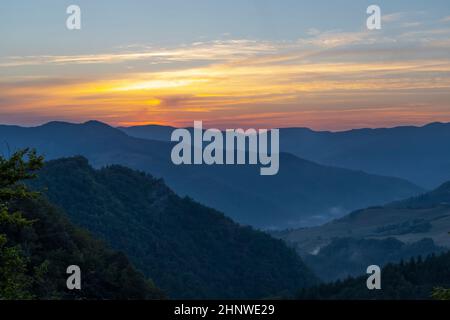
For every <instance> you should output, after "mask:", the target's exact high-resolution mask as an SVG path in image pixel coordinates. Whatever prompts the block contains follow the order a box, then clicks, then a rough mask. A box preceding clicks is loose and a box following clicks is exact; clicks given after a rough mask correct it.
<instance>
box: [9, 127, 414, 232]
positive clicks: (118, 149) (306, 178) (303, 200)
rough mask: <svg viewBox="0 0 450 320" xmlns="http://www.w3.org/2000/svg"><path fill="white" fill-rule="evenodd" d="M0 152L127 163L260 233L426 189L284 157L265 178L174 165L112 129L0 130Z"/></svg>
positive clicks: (241, 169)
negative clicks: (25, 150)
mask: <svg viewBox="0 0 450 320" xmlns="http://www.w3.org/2000/svg"><path fill="white" fill-rule="evenodd" d="M0 139H1V141H2V143H1V145H0V146H1V147H0V150H3V153H4V154H7V153H8V148H10V149H11V150H14V149H18V148H23V147H34V148H36V149H37V150H38V152H40V153H43V154H44V155H45V156H46V159H56V158H60V157H67V156H75V155H82V156H85V157H86V158H88V159H89V161H90V162H91V163H92V165H93V166H95V167H101V166H104V165H109V164H122V165H126V166H128V167H131V168H133V169H138V170H143V171H146V172H148V173H151V174H152V175H154V176H155V177H163V178H164V180H165V181H166V182H167V184H168V185H169V186H170V187H171V188H172V189H174V190H175V191H176V192H177V193H178V194H180V195H189V196H191V197H192V198H194V199H195V200H198V201H200V202H201V203H203V204H205V205H208V206H211V207H214V208H216V209H219V210H220V211H222V212H225V214H226V215H228V216H230V217H231V218H233V219H234V220H235V221H237V222H239V223H242V224H249V225H253V226H256V227H260V228H286V227H296V226H303V225H313V224H319V223H323V222H325V221H328V220H330V219H332V218H335V217H339V216H341V215H343V214H344V213H346V212H349V211H351V210H354V209H357V208H361V207H366V206H370V205H375V204H379V203H386V202H390V201H393V200H399V199H403V198H406V197H409V196H411V195H415V194H418V193H420V192H421V191H423V189H421V188H419V187H417V186H416V185H414V184H411V183H409V182H408V181H405V180H402V179H397V178H391V177H384V176H377V175H370V174H366V173H364V172H360V171H352V170H347V169H339V168H333V167H328V166H322V165H319V164H316V163H314V162H311V161H306V160H303V159H300V158H298V157H296V156H294V155H291V154H287V153H281V154H280V171H279V173H278V175H275V176H260V175H259V166H233V165H231V166H230V165H223V166H206V165H204V166H194V165H190V166H175V165H173V163H172V162H171V160H170V152H171V148H172V146H173V144H172V143H168V142H164V141H156V140H148V139H140V138H135V137H130V136H128V135H127V134H125V133H124V132H122V131H120V130H118V129H115V128H112V127H110V126H108V125H106V124H103V123H100V122H97V121H89V122H86V123H83V124H70V123H64V122H51V123H48V124H46V125H43V126H39V127H32V128H23V127H18V126H0Z"/></svg>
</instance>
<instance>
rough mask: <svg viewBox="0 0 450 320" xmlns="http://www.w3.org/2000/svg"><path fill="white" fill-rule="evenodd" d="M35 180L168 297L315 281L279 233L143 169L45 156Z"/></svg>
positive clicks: (286, 289)
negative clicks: (245, 223)
mask: <svg viewBox="0 0 450 320" xmlns="http://www.w3.org/2000/svg"><path fill="white" fill-rule="evenodd" d="M33 187H34V188H36V189H37V190H42V189H45V190H46V194H47V196H48V197H49V199H50V200H51V201H52V202H54V203H56V204H57V205H59V206H61V207H62V208H64V209H65V210H66V211H67V213H68V214H69V215H70V218H71V219H72V221H74V222H75V223H77V224H79V225H82V226H83V227H85V228H87V229H88V230H90V231H91V232H93V233H94V234H95V235H97V236H99V237H101V238H102V239H105V240H107V241H108V242H109V243H111V244H112V246H113V247H114V248H115V249H118V250H121V251H124V252H125V253H126V254H127V255H128V256H129V257H130V259H131V260H132V262H133V263H134V265H135V266H136V267H137V268H138V269H139V270H141V271H142V272H144V274H145V275H146V276H148V277H150V278H152V279H154V281H155V283H156V285H157V286H158V287H160V288H162V289H164V290H165V291H166V292H168V294H169V296H171V297H173V298H209V299H212V298H235V299H236V298H262V297H268V296H275V295H278V296H283V295H284V296H286V295H292V294H293V293H294V292H295V291H296V290H297V289H298V288H299V287H303V286H307V285H311V284H313V283H315V281H316V278H315V276H314V275H313V274H312V273H311V272H310V271H309V269H308V268H307V267H306V266H305V265H304V264H303V262H302V261H301V259H300V258H299V257H298V256H297V254H296V253H295V251H294V250H293V249H290V248H288V247H287V246H286V245H285V244H284V243H283V242H282V241H281V240H275V239H273V238H271V237H270V236H269V235H267V234H265V233H263V232H260V231H255V230H253V229H252V228H250V227H242V226H239V225H237V224H236V223H234V222H233V221H231V220H230V219H228V218H226V217H225V216H224V215H223V214H222V213H220V212H217V211H215V210H213V209H210V208H207V207H205V206H202V205H200V204H198V203H196V202H194V201H193V200H191V199H189V198H181V197H179V196H177V195H176V194H175V193H174V192H172V191H171V190H170V189H169V188H168V187H167V186H166V185H165V184H164V182H163V181H161V180H159V179H154V178H152V177H151V176H149V175H147V174H144V173H141V172H137V171H133V170H131V169H128V168H124V167H121V166H110V167H107V168H103V169H101V170H94V169H93V168H91V167H90V166H89V165H88V162H87V160H86V159H84V158H81V157H78V158H70V159H61V160H56V161H51V162H49V163H47V164H46V166H45V168H44V169H43V170H42V172H41V173H40V175H39V179H38V180H37V181H35V182H34V183H33ZM212 187H213V186H212ZM230 201H231V199H230Z"/></svg>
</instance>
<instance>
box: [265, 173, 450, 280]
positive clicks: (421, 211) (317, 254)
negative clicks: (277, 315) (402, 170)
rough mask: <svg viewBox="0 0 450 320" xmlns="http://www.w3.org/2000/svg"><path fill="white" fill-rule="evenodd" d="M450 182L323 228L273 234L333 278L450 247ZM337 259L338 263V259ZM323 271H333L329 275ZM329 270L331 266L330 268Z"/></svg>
mask: <svg viewBox="0 0 450 320" xmlns="http://www.w3.org/2000/svg"><path fill="white" fill-rule="evenodd" d="M449 232H450V182H447V183H445V184H443V185H441V186H440V187H439V188H437V189H436V190H433V191H431V192H428V193H425V194H422V195H420V196H417V197H413V198H409V199H406V200H403V201H398V202H394V203H390V204H387V205H385V206H378V207H371V208H367V209H362V210H357V211H354V212H352V213H351V214H349V215H347V216H344V217H342V218H340V219H337V220H335V221H332V222H329V223H327V224H324V225H322V226H318V227H312V228H304V229H297V230H286V231H280V232H273V233H272V235H274V236H275V237H278V238H281V239H283V240H284V241H286V242H287V243H289V244H290V245H292V246H293V247H294V248H296V250H297V252H298V253H299V254H300V255H302V256H304V257H305V259H306V261H308V262H309V263H310V266H313V267H314V268H313V269H314V270H315V271H316V272H317V273H318V274H319V275H321V276H322V277H324V275H325V277H328V280H334V279H336V278H343V277H345V276H346V275H348V274H351V275H356V274H358V272H357V271H358V269H357V268H359V273H360V274H362V273H364V267H367V263H368V262H370V261H371V263H372V264H378V265H383V264H385V263H387V262H393V261H398V260H400V259H404V258H407V257H411V256H418V255H426V254H428V253H432V252H440V251H443V250H448V249H449V248H450V235H449ZM336 261H337V262H336ZM324 270H328V274H326V272H325V271H324ZM329 270H332V271H331V272H330V271H329Z"/></svg>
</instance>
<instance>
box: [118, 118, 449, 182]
mask: <svg viewBox="0 0 450 320" xmlns="http://www.w3.org/2000/svg"><path fill="white" fill-rule="evenodd" d="M121 130H123V131H124V132H126V133H127V134H129V135H132V136H138V137H140V138H148V139H157V140H162V141H169V140H170V132H171V130H170V127H169V128H168V127H157V126H138V127H129V128H121ZM280 150H281V151H283V152H288V153H292V154H294V155H296V156H298V157H300V158H304V159H308V160H311V161H314V162H318V163H320V164H324V165H330V166H337V167H342V168H348V169H354V170H362V171H365V172H368V173H373V174H379V175H386V176H393V177H399V178H403V179H406V180H409V181H411V182H414V183H416V184H418V185H420V186H422V187H425V188H429V189H431V188H435V187H437V186H438V185H439V184H441V183H443V182H445V181H447V180H450V123H430V124H428V125H425V126H422V127H415V126H402V127H394V128H380V129H355V130H349V131H342V132H329V131H313V130H311V129H308V128H284V129H280Z"/></svg>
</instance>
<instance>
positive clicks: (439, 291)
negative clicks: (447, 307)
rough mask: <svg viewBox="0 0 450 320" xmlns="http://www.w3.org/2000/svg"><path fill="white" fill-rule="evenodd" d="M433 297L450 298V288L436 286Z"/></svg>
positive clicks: (439, 298)
mask: <svg viewBox="0 0 450 320" xmlns="http://www.w3.org/2000/svg"><path fill="white" fill-rule="evenodd" d="M432 297H433V299H436V300H450V289H444V288H435V289H434V290H433V294H432Z"/></svg>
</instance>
